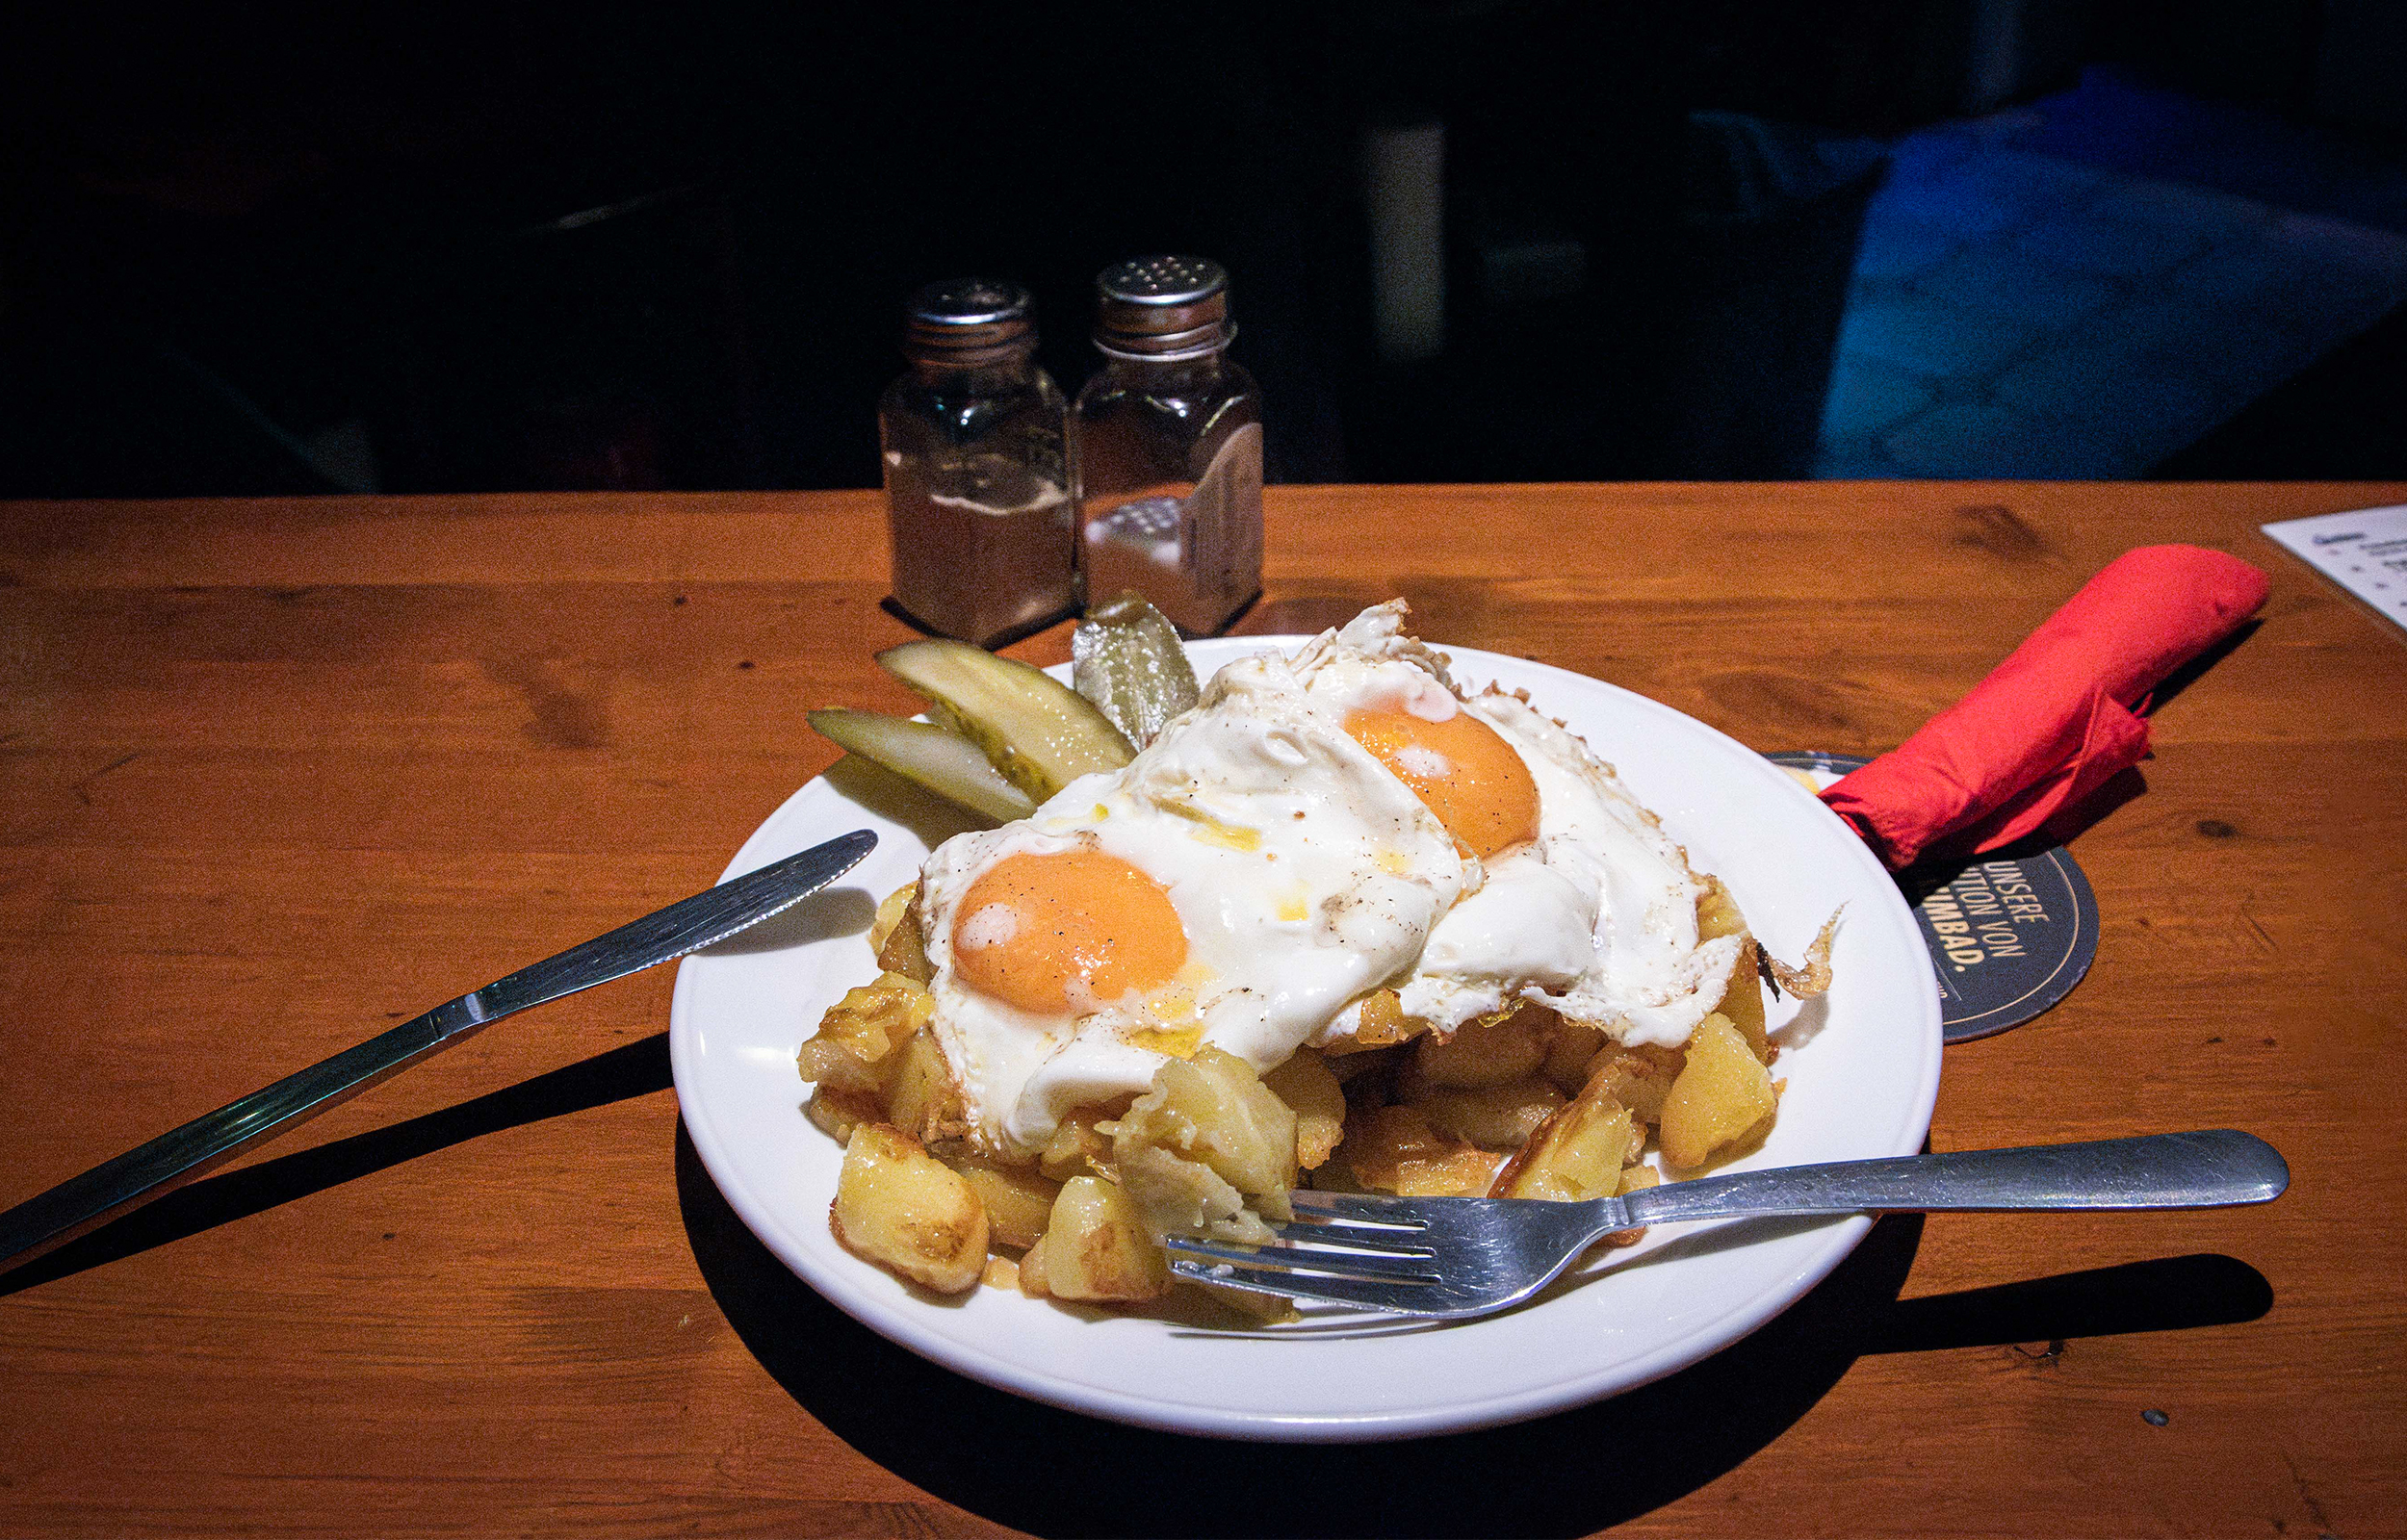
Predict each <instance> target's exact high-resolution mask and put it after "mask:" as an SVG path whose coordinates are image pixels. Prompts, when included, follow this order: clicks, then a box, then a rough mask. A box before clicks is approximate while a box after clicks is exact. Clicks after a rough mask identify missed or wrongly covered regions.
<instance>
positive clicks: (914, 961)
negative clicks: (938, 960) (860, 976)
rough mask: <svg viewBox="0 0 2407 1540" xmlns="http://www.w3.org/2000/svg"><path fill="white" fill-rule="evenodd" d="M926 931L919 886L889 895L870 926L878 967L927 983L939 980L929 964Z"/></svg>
mask: <svg viewBox="0 0 2407 1540" xmlns="http://www.w3.org/2000/svg"><path fill="white" fill-rule="evenodd" d="M925 934H926V933H925V931H924V929H923V928H922V926H921V925H920V923H919V884H918V883H905V884H904V885H903V886H900V887H897V888H895V889H894V890H893V892H891V893H889V894H887V895H886V900H885V902H883V903H881V904H880V905H878V907H877V919H876V920H875V921H874V922H873V923H872V924H871V925H870V926H869V947H870V949H871V950H872V951H874V952H876V953H877V965H878V966H879V967H880V968H882V969H884V970H885V971H886V972H889V973H899V974H901V975H902V976H903V977H905V978H907V979H916V980H917V981H919V983H921V984H925V983H927V982H928V981H930V980H931V979H933V978H935V977H936V964H935V963H930V962H929V961H928V953H927V946H926V944H925Z"/></svg>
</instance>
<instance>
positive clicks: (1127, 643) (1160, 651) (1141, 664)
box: [1070, 590, 1197, 749]
mask: <svg viewBox="0 0 2407 1540" xmlns="http://www.w3.org/2000/svg"><path fill="white" fill-rule="evenodd" d="M1070 656H1071V682H1072V683H1074V684H1075V685H1076V686H1077V687H1078V693H1079V694H1080V695H1083V696H1085V697H1086V698H1087V699H1088V700H1090V701H1092V702H1094V703H1095V708H1096V709H1097V710H1099V711H1100V712H1102V713H1103V714H1104V715H1105V716H1107V717H1109V718H1111V723H1112V726H1114V727H1116V728H1118V729H1119V730H1120V731H1121V732H1124V733H1126V735H1127V738H1128V741H1129V742H1131V743H1133V744H1135V745H1136V746H1137V747H1138V748H1140V749H1142V748H1144V747H1145V746H1146V745H1147V744H1149V743H1151V742H1152V741H1153V735H1154V734H1155V733H1157V732H1161V730H1162V724H1163V723H1165V722H1168V721H1169V720H1170V719H1171V718H1172V717H1174V716H1177V715H1178V713H1179V712H1181V711H1183V710H1185V709H1186V708H1187V707H1189V706H1193V705H1194V704H1195V703H1196V699H1197V692H1196V687H1195V668H1194V666H1193V665H1192V664H1190V663H1188V661H1187V650H1186V649H1185V648H1183V647H1181V646H1179V645H1178V630H1177V629H1175V628H1173V627H1172V626H1171V624H1170V622H1169V621H1168V620H1167V619H1166V618H1164V617H1163V615H1162V612H1161V611H1160V610H1158V609H1155V608H1154V607H1153V606H1152V604H1149V603H1146V601H1145V596H1144V595H1142V594H1139V593H1136V592H1135V591H1133V590H1123V591H1122V593H1121V595H1120V597H1119V598H1117V599H1112V600H1106V601H1105V602H1103V603H1100V604H1097V605H1095V606H1093V607H1092V608H1090V609H1089V610H1088V611H1087V612H1086V618H1085V619H1084V620H1082V621H1080V622H1078V629H1077V630H1076V631H1074V632H1073V633H1072V635H1071V638H1070Z"/></svg>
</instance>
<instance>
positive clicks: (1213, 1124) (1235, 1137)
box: [1112, 1047, 1296, 1197]
mask: <svg viewBox="0 0 2407 1540" xmlns="http://www.w3.org/2000/svg"><path fill="white" fill-rule="evenodd" d="M1147 1145H1153V1146H1157V1147H1159V1148H1162V1149H1166V1150H1169V1151H1170V1152H1171V1153H1172V1154H1174V1155H1178V1156H1181V1157H1184V1158H1186V1159H1189V1160H1194V1161H1200V1162H1202V1163H1203V1164H1204V1165H1205V1166H1207V1167H1209V1168H1211V1169H1212V1170H1213V1171H1214V1172H1216V1173H1217V1174H1218V1175H1219V1176H1220V1177H1221V1178H1222V1179H1223V1180H1225V1181H1227V1182H1228V1183H1229V1185H1230V1186H1231V1187H1234V1188H1235V1189H1236V1190H1237V1191H1238V1192H1240V1193H1245V1194H1247V1195H1248V1196H1251V1197H1262V1196H1269V1195H1272V1194H1280V1195H1282V1196H1283V1194H1284V1193H1286V1191H1287V1190H1288V1189H1289V1188H1291V1187H1293V1186H1294V1185H1295V1173H1296V1115H1295V1111H1294V1109H1292V1108H1290V1107H1289V1106H1288V1105H1287V1104H1286V1103H1285V1102H1283V1101H1281V1100H1280V1099H1279V1097H1278V1096H1277V1095H1276V1094H1274V1093H1273V1092H1272V1091H1271V1089H1270V1088H1269V1087H1268V1086H1265V1085H1263V1084H1262V1077H1261V1076H1259V1075H1257V1074H1255V1072H1254V1068H1253V1066H1252V1065H1248V1064H1247V1063H1246V1062H1245V1061H1244V1060H1242V1059H1239V1058H1237V1057H1236V1056H1235V1055H1234V1054H1230V1053H1226V1052H1223V1051H1222V1050H1221V1049H1218V1048H1212V1047H1205V1048H1202V1049H1199V1050H1198V1051H1197V1053H1196V1055H1195V1057H1194V1058H1192V1059H1173V1060H1171V1061H1169V1062H1168V1063H1166V1064H1164V1065H1162V1066H1161V1068H1160V1069H1158V1070H1156V1071H1154V1074H1153V1084H1152V1089H1151V1090H1149V1091H1146V1092H1145V1094H1143V1095H1141V1096H1139V1097H1138V1098H1137V1099H1136V1100H1135V1101H1134V1102H1132V1103H1130V1104H1129V1107H1128V1110H1127V1111H1126V1113H1124V1114H1122V1115H1121V1117H1120V1120H1119V1122H1118V1124H1117V1125H1116V1126H1115V1128H1114V1129H1113V1130H1112V1150H1113V1155H1114V1158H1115V1159H1116V1160H1118V1161H1120V1162H1121V1163H1123V1164H1124V1165H1125V1164H1126V1162H1127V1160H1128V1158H1129V1156H1130V1155H1131V1153H1133V1152H1134V1151H1135V1150H1136V1149H1139V1148H1142V1147H1144V1146H1147Z"/></svg>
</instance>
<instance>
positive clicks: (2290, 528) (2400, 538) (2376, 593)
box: [2265, 505, 2407, 628]
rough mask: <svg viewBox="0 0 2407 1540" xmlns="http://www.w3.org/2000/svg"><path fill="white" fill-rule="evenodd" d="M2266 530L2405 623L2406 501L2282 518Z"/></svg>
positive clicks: (2388, 617) (2386, 616)
mask: <svg viewBox="0 0 2407 1540" xmlns="http://www.w3.org/2000/svg"><path fill="white" fill-rule="evenodd" d="M2265 534H2266V535H2267V536H2269V537H2270V538H2272V539H2273V540H2276V541H2278V542H2280V543H2281V544H2282V545H2283V546H2284V547H2285V548H2287V549H2288V550H2289V551H2290V552H2291V554H2293V555H2295V556H2297V557H2298V559H2299V560H2301V561H2304V562H2305V563H2306V564H2307V565H2308V566H2310V567H2313V568H2314V569H2315V570H2316V571H2317V572H2319V573H2321V574H2323V576H2325V577H2326V578H2331V579H2332V580H2333V581H2334V582H2336V583H2338V584H2340V585H2341V586H2342V588H2345V589H2347V590H2348V591H2349V592H2350V593H2352V594H2355V595H2356V596H2357V597H2358V598H2359V599H2362V600H2364V601H2365V602H2366V603H2368V604H2371V605H2372V606H2373V607H2374V608H2375V609H2377V610H2379V611H2381V613H2382V617H2383V618H2384V619H2385V620H2388V621H2389V622H2390V623H2391V624H2392V625H2394V626H2398V627H2401V628H2407V505H2401V506H2398V507H2394V508H2360V509H2358V510H2357V511H2356V512H2354V513H2326V514H2321V515H2319V516H2317V517H2316V518H2313V519H2285V520H2283V521H2282V522H2281V523H2280V524H2269V525H2266V526H2265Z"/></svg>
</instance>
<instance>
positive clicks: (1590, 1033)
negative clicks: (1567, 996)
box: [1539, 1017, 1611, 1096]
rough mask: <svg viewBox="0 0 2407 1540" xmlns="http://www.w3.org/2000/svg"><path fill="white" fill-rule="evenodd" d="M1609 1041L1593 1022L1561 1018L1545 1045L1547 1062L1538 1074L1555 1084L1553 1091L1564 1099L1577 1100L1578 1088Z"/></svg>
mask: <svg viewBox="0 0 2407 1540" xmlns="http://www.w3.org/2000/svg"><path fill="white" fill-rule="evenodd" d="M1610 1041H1611V1039H1609V1038H1607V1037H1606V1036H1605V1029H1604V1028H1602V1027H1600V1026H1598V1025H1596V1023H1594V1022H1593V1021H1573V1020H1570V1019H1569V1018H1567V1017H1566V1018H1564V1019H1562V1020H1559V1021H1557V1022H1556V1023H1555V1035H1554V1037H1553V1039H1552V1040H1550V1041H1548V1043H1547V1044H1546V1062H1545V1063H1544V1064H1542V1065H1540V1066H1539V1072H1540V1073H1541V1074H1543V1075H1544V1076H1545V1077H1546V1078H1547V1079H1548V1080H1550V1081H1552V1082H1553V1083H1554V1088H1555V1090H1557V1091H1561V1092H1563V1093H1564V1094H1565V1095H1566V1096H1576V1095H1578V1094H1579V1093H1580V1088H1581V1087H1583V1086H1585V1085H1587V1084H1588V1078H1589V1076H1590V1074H1591V1073H1592V1072H1593V1071H1594V1069H1595V1067H1596V1056H1597V1055H1598V1054H1601V1053H1603V1052H1604V1051H1605V1045H1606V1044H1607V1043H1608V1042H1610Z"/></svg>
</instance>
